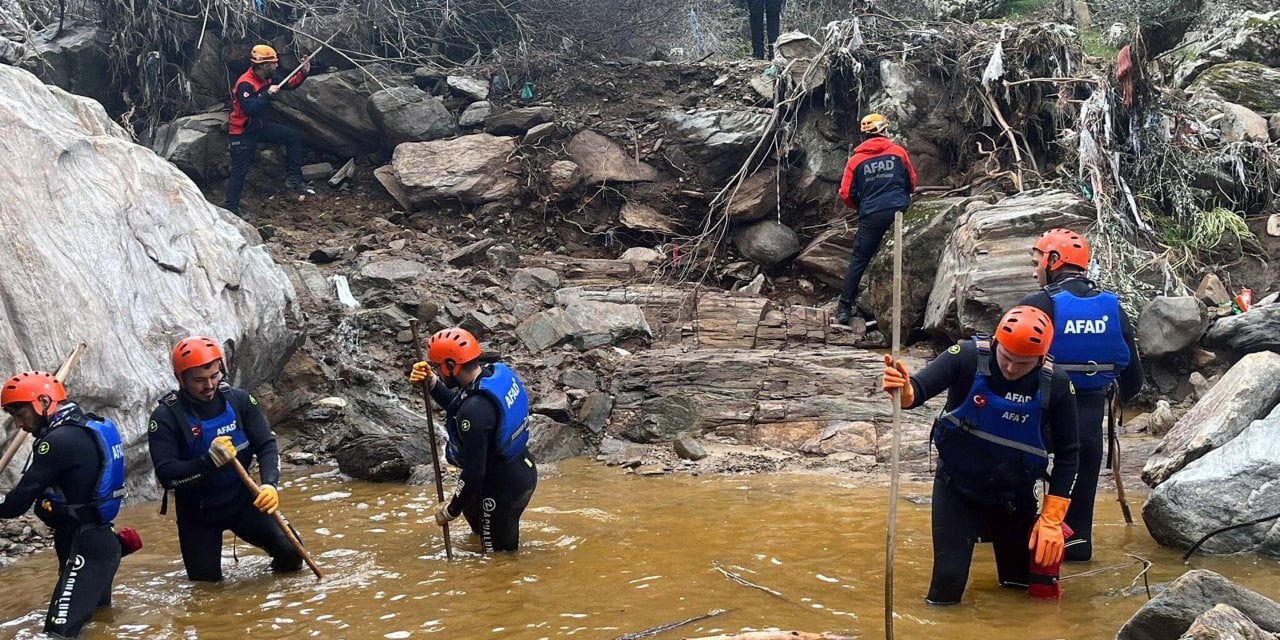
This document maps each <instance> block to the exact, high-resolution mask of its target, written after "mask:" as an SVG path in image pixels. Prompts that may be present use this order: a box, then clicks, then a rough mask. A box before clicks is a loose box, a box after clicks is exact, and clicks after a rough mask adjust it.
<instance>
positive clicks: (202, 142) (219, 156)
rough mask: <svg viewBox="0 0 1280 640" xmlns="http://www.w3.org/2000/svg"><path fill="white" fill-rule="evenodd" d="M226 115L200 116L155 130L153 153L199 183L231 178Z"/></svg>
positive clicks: (206, 114) (175, 121)
mask: <svg viewBox="0 0 1280 640" xmlns="http://www.w3.org/2000/svg"><path fill="white" fill-rule="evenodd" d="M226 125H227V114H226V113H225V112H224V113H200V114H196V115H194V116H186V117H183V118H178V119H177V120H174V121H173V122H170V123H168V124H165V125H161V126H160V127H159V128H158V129H156V135H155V139H154V140H152V141H151V150H152V151H155V152H156V154H157V155H159V156H160V157H162V158H164V159H165V160H168V161H169V162H172V163H173V164H174V165H176V166H177V167H178V168H179V169H181V170H182V172H183V173H185V174H187V175H188V176H190V177H191V179H192V180H195V181H196V182H197V183H200V184H207V183H210V182H213V181H214V180H218V179H220V178H225V177H227V176H228V175H230V156H229V155H228V154H227V132H226V130H225V128H224V127H226Z"/></svg>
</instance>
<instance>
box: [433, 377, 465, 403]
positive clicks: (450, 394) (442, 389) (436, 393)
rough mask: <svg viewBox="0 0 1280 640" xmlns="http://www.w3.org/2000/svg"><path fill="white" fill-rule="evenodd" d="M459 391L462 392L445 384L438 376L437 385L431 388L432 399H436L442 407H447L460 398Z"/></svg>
mask: <svg viewBox="0 0 1280 640" xmlns="http://www.w3.org/2000/svg"><path fill="white" fill-rule="evenodd" d="M458 393H460V392H459V391H458V390H457V389H450V388H449V387H446V386H444V383H443V382H440V381H439V379H438V378H437V379H436V386H434V387H432V388H431V399H432V400H435V401H436V404H437V405H439V406H440V407H441V408H446V407H448V406H449V405H451V404H453V401H454V400H457V399H458Z"/></svg>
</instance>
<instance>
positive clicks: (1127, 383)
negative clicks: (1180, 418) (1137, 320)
mask: <svg viewBox="0 0 1280 640" xmlns="http://www.w3.org/2000/svg"><path fill="white" fill-rule="evenodd" d="M1120 330H1121V331H1122V332H1123V333H1124V343H1125V345H1127V346H1128V347H1129V364H1127V365H1125V367H1124V369H1122V370H1121V371H1120V399H1121V400H1122V401H1125V402H1128V401H1130V400H1132V399H1133V397H1134V396H1136V395H1138V393H1139V392H1140V391H1142V385H1143V383H1144V381H1145V380H1144V374H1143V373H1142V358H1141V356H1139V355H1138V343H1137V342H1136V341H1135V340H1134V339H1133V325H1132V324H1131V323H1130V322H1129V316H1128V314H1126V313H1125V312H1124V309H1123V308H1122V309H1120Z"/></svg>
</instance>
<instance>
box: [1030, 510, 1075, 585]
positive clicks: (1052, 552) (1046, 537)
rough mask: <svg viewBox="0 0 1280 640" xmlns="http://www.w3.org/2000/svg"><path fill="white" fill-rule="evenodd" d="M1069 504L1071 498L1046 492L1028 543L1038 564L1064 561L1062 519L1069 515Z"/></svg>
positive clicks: (1050, 564)
mask: <svg viewBox="0 0 1280 640" xmlns="http://www.w3.org/2000/svg"><path fill="white" fill-rule="evenodd" d="M1069 506H1071V500H1070V499H1068V498H1061V497H1058V496H1053V495H1049V494H1045V496H1044V504H1043V505H1042V506H1041V507H1040V517H1039V518H1038V519H1036V525H1035V526H1034V527H1032V528H1031V540H1030V541H1029V542H1028V543H1027V548H1028V549H1031V552H1032V553H1033V554H1034V558H1035V561H1036V564H1038V565H1041V566H1046V567H1048V566H1053V565H1055V564H1058V563H1059V562H1062V545H1063V542H1064V541H1063V538H1062V519H1063V518H1065V517H1067V507H1069Z"/></svg>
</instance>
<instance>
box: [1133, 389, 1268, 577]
mask: <svg viewBox="0 0 1280 640" xmlns="http://www.w3.org/2000/svg"><path fill="white" fill-rule="evenodd" d="M1273 414H1274V415H1273V416H1272V417H1270V418H1266V419H1263V420H1258V421H1256V422H1254V423H1253V424H1251V425H1249V426H1248V427H1247V428H1245V430H1244V431H1242V432H1240V435H1238V436H1236V437H1235V438H1234V439H1232V440H1231V441H1230V442H1228V443H1226V444H1224V445H1222V447H1220V448H1218V449H1214V450H1213V451H1210V452H1208V453H1206V454H1205V455H1204V457H1202V458H1200V459H1198V460H1196V461H1195V462H1192V463H1190V464H1188V465H1187V466H1186V467H1184V468H1183V469H1182V470H1181V471H1179V472H1177V473H1175V474H1174V475H1173V477H1171V478H1169V479H1168V480H1167V481H1165V482H1164V483H1162V484H1161V485H1160V486H1158V487H1156V488H1155V490H1154V491H1152V492H1151V495H1150V496H1149V497H1148V498H1147V502H1146V504H1144V505H1143V507H1142V520H1143V521H1144V522H1145V523H1146V525H1147V530H1148V531H1150V532H1151V537H1152V538H1155V540H1156V542H1159V543H1160V544H1162V545H1165V546H1169V547H1177V548H1180V549H1189V548H1190V547H1191V545H1193V544H1195V543H1196V541H1197V540H1199V539H1200V538H1201V537H1203V536H1204V535H1206V534H1208V533H1209V532H1211V531H1214V530H1215V529H1218V528H1220V527H1223V526H1226V525H1228V524H1233V523H1237V522H1248V521H1250V520H1254V519H1256V518H1259V517H1262V516H1264V515H1267V514H1271V513H1276V512H1280V486H1277V483H1276V482H1275V479H1276V477H1277V474H1280V411H1275V412H1273ZM1274 527H1275V523H1274V522H1266V523H1263V524H1259V525H1255V526H1252V527H1244V528H1241V529H1234V530H1232V531H1227V532H1224V533H1221V534H1218V535H1216V536H1214V537H1213V538H1211V539H1210V540H1209V541H1208V542H1206V543H1205V544H1204V546H1202V547H1200V549H1201V551H1202V552H1204V553H1241V552H1255V553H1262V554H1265V555H1269V556H1273V557H1275V556H1280V538H1278V537H1277V536H1276V535H1275V534H1274V533H1272V529H1273V528H1274Z"/></svg>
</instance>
